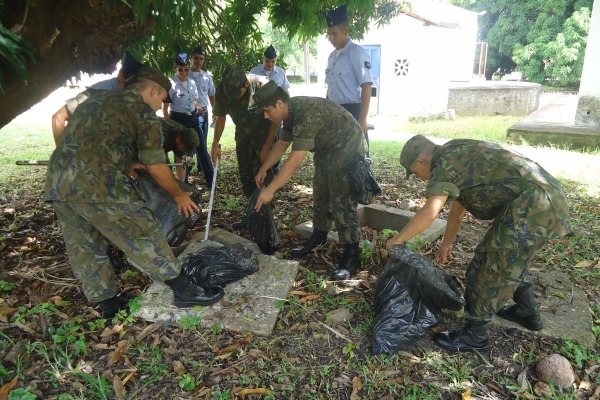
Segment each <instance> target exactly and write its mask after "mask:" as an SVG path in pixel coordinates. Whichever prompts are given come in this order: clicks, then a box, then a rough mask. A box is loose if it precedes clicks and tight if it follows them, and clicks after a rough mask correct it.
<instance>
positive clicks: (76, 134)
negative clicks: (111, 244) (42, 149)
mask: <svg viewBox="0 0 600 400" xmlns="http://www.w3.org/2000/svg"><path fill="white" fill-rule="evenodd" d="M133 161H139V162H141V163H143V164H162V163H164V162H165V152H164V150H163V136H162V133H161V129H160V124H159V121H158V117H157V116H156V113H155V112H154V111H152V109H151V108H150V107H149V106H148V105H147V104H146V103H144V101H143V99H142V97H141V95H140V94H139V93H138V92H137V91H136V90H133V89H128V90H122V91H116V92H103V93H99V94H97V95H94V96H92V97H90V98H89V99H87V100H86V101H85V102H84V103H83V104H80V105H79V107H77V110H76V112H75V113H74V114H73V116H72V117H71V119H70V120H69V124H68V125H67V127H66V129H65V136H64V138H63V139H62V140H61V141H60V142H59V144H58V146H57V148H56V149H55V150H54V152H53V153H52V157H50V163H49V165H48V171H47V179H46V188H45V196H44V199H45V200H48V201H67V202H81V203H129V202H132V201H143V198H142V196H141V194H139V193H138V192H136V190H135V188H134V185H133V183H132V180H131V178H130V177H129V168H130V166H131V163H132V162H133Z"/></svg>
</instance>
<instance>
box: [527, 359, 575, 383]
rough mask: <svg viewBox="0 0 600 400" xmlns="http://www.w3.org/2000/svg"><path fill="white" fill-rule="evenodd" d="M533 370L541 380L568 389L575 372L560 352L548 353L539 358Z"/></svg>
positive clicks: (573, 380)
mask: <svg viewBox="0 0 600 400" xmlns="http://www.w3.org/2000/svg"><path fill="white" fill-rule="evenodd" d="M535 372H536V374H537V377H538V379H539V380H541V381H542V382H546V383H550V382H552V383H553V384H554V385H555V386H560V387H561V388H563V389H568V388H570V387H571V386H572V385H573V382H575V373H574V372H573V367H571V363H569V360H567V359H566V358H565V357H563V356H561V355H560V354H550V355H546V356H543V357H541V358H540V360H539V361H538V363H537V365H536V367H535Z"/></svg>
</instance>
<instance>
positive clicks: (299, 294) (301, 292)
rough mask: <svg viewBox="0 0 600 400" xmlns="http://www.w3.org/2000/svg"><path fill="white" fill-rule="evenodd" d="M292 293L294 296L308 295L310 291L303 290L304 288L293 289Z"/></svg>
mask: <svg viewBox="0 0 600 400" xmlns="http://www.w3.org/2000/svg"><path fill="white" fill-rule="evenodd" d="M290 294H293V295H294V296H308V295H309V294H310V293H308V292H303V291H302V290H292V291H291V292H290Z"/></svg>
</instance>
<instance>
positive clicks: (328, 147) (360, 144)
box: [280, 96, 366, 168]
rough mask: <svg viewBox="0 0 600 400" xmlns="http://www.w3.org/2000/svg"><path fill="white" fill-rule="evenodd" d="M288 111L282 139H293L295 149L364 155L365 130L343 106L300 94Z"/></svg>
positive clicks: (343, 155) (352, 156)
mask: <svg viewBox="0 0 600 400" xmlns="http://www.w3.org/2000/svg"><path fill="white" fill-rule="evenodd" d="M288 111H289V115H288V117H287V118H286V119H285V120H284V121H283V131H282V132H281V138H280V139H281V140H284V141H286V142H293V143H292V150H307V151H311V152H315V153H316V152H330V151H334V152H335V153H336V154H338V156H342V157H343V158H345V159H354V158H357V157H358V158H362V157H363V156H364V154H365V145H366V142H365V141H364V135H363V133H362V129H361V128H360V126H359V125H358V122H356V120H355V119H354V117H353V116H352V114H350V113H349V112H347V111H346V110H344V109H343V108H342V107H341V106H339V105H337V104H335V103H333V102H332V101H330V100H327V99H324V98H321V97H304V96H297V97H292V98H291V99H290V101H289V104H288ZM343 167H344V168H345V167H346V166H345V165H344V166H343Z"/></svg>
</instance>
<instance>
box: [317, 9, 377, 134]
mask: <svg viewBox="0 0 600 400" xmlns="http://www.w3.org/2000/svg"><path fill="white" fill-rule="evenodd" d="M325 20H326V21H327V38H328V39H329V42H331V44H332V45H333V47H335V50H334V51H333V52H331V54H330V55H329V58H328V60H327V69H326V70H325V83H326V84H327V96H326V98H328V99H329V100H331V101H333V102H334V103H336V104H339V105H341V106H342V107H344V108H345V109H346V110H348V111H349V112H350V114H352V115H353V116H354V118H356V120H357V121H358V124H359V125H360V127H361V129H362V130H363V133H364V135H365V138H366V140H367V143H368V142H369V136H368V133H367V115H368V114H369V104H370V103H371V86H372V85H373V78H372V76H371V59H370V57H369V55H368V54H367V52H366V51H365V50H364V49H363V48H362V47H361V46H359V45H358V44H356V43H354V42H353V41H352V39H351V38H350V35H349V31H350V28H349V24H348V10H347V6H346V5H343V6H341V7H338V8H336V9H335V10H332V11H329V12H327V13H326V14H325Z"/></svg>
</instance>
